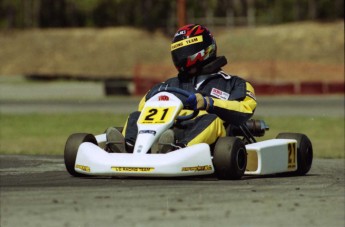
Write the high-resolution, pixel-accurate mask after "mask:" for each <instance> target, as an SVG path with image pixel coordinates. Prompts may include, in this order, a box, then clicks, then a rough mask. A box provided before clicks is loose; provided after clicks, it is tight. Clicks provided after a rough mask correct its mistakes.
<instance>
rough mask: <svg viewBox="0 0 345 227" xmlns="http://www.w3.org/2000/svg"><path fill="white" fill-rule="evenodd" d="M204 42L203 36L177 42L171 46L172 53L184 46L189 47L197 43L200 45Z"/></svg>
mask: <svg viewBox="0 0 345 227" xmlns="http://www.w3.org/2000/svg"><path fill="white" fill-rule="evenodd" d="M202 41H203V38H202V35H199V36H196V37H192V38H188V39H184V40H181V41H178V42H175V43H173V44H171V51H173V50H176V49H178V48H181V47H184V46H189V45H192V44H195V43H200V42H202Z"/></svg>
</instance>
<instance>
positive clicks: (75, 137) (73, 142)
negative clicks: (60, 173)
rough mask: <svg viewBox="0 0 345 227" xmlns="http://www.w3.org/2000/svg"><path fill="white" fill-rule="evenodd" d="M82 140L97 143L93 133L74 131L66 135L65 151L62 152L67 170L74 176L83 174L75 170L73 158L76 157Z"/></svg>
mask: <svg viewBox="0 0 345 227" xmlns="http://www.w3.org/2000/svg"><path fill="white" fill-rule="evenodd" d="M84 142H90V143H93V144H96V145H97V141H96V138H95V136H94V135H92V134H87V133H75V134H72V135H70V136H69V137H68V139H67V142H66V145H65V152H64V159H65V166H66V169H67V171H68V172H69V173H70V174H71V175H72V176H75V177H82V176H84V175H83V174H81V173H78V172H76V171H75V169H74V167H75V160H76V158H77V154H78V149H79V146H80V144H82V143H84Z"/></svg>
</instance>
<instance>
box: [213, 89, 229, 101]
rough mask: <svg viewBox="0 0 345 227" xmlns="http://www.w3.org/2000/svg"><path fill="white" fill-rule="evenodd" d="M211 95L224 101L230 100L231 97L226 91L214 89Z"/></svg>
mask: <svg viewBox="0 0 345 227" xmlns="http://www.w3.org/2000/svg"><path fill="white" fill-rule="evenodd" d="M211 95H212V96H214V97H216V98H219V99H223V100H228V98H229V96H230V94H229V93H226V92H225V91H221V90H219V89H217V88H212V91H211Z"/></svg>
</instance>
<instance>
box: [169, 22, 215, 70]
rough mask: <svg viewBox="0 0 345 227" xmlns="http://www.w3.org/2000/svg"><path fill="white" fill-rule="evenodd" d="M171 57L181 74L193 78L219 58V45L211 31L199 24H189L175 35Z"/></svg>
mask: <svg viewBox="0 0 345 227" xmlns="http://www.w3.org/2000/svg"><path fill="white" fill-rule="evenodd" d="M171 56H172V60H173V62H174V65H175V67H176V69H177V70H178V71H179V73H181V74H184V75H187V76H193V75H194V74H197V73H198V72H200V71H201V69H202V67H203V66H204V65H206V64H207V63H209V62H211V61H212V60H214V59H215V58H216V56H217V45H216V41H215V39H214V38H213V36H212V34H211V33H210V31H209V30H208V29H207V28H206V27H204V26H202V25H199V24H188V25H185V26H183V27H181V28H180V29H178V31H177V32H176V33H175V36H174V38H173V40H172V44H171Z"/></svg>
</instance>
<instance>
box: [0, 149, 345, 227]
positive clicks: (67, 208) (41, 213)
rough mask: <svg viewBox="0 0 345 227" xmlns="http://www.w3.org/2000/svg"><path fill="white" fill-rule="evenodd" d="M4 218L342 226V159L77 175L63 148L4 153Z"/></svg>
mask: <svg viewBox="0 0 345 227" xmlns="http://www.w3.org/2000/svg"><path fill="white" fill-rule="evenodd" d="M0 160H1V167H0V176H1V194H0V196H1V217H0V218H1V222H0V224H1V226H2V227H7V226H11V227H12V226H35V227H38V226H85V227H86V226H138V227H139V226H339V227H341V226H344V225H345V214H344V208H345V207H344V205H345V201H344V197H345V191H344V190H345V189H344V160H319V159H316V160H314V164H313V167H312V169H311V171H310V172H309V174H308V175H307V176H299V177H288V176H267V177H245V178H244V179H242V180H240V181H224V180H217V178H216V177H215V176H207V177H189V178H178V179H176V178H175V179H162V178H159V179H140V178H75V177H71V176H70V175H68V173H67V172H66V170H65V167H64V163H63V158H62V157H61V156H23V155H21V156H16V155H10V156H0Z"/></svg>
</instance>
